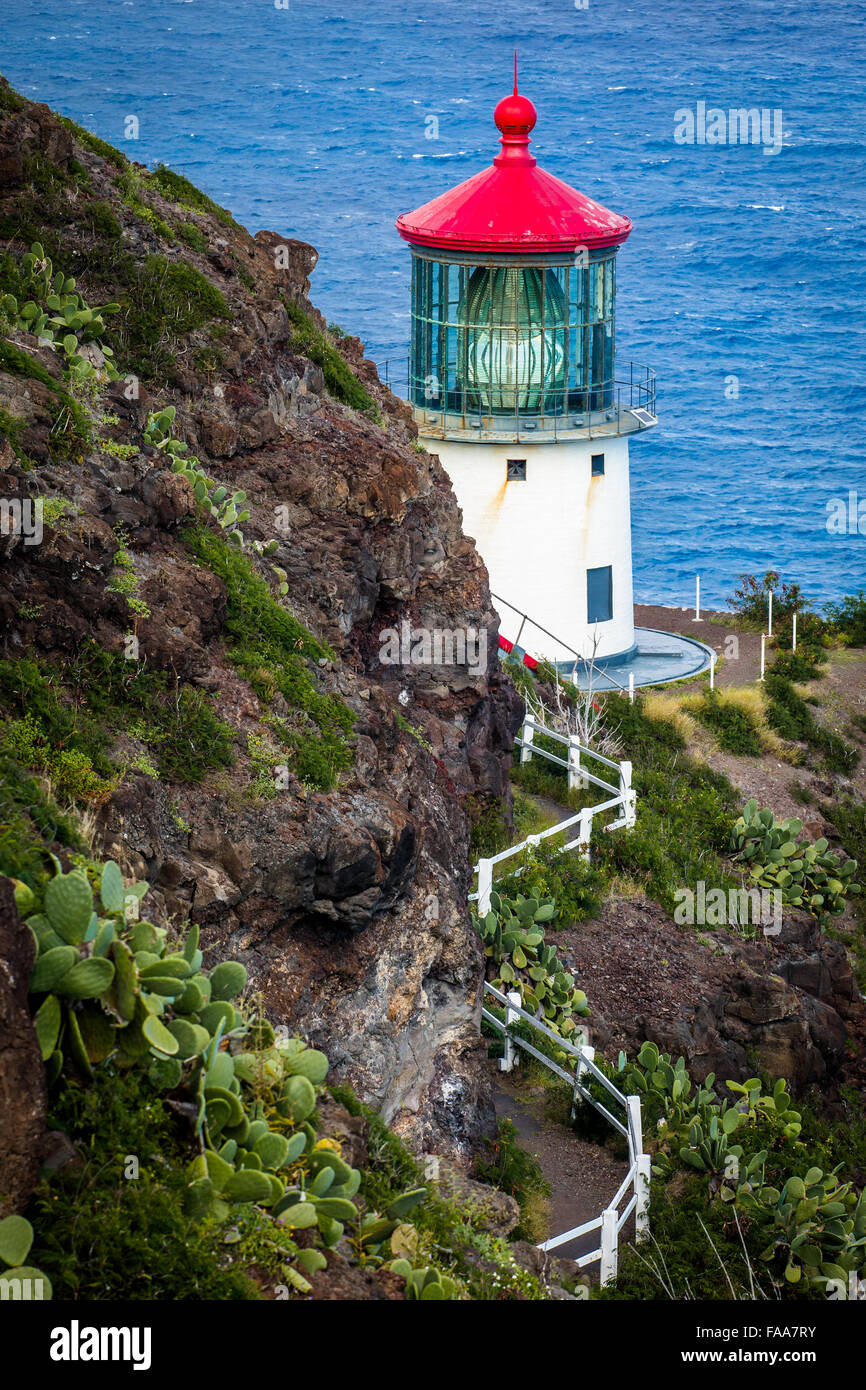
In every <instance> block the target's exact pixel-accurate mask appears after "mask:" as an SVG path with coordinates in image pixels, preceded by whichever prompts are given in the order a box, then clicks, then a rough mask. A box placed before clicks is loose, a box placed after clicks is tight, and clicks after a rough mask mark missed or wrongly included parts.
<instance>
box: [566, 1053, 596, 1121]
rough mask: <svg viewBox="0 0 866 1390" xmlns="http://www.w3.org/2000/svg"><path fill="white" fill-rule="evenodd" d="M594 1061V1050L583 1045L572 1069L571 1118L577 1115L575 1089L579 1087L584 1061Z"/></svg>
mask: <svg viewBox="0 0 866 1390" xmlns="http://www.w3.org/2000/svg"><path fill="white" fill-rule="evenodd" d="M594 1059H595V1048H594V1047H590V1046H589V1044H588V1043H584V1045H583V1046H582V1047H581V1049H580V1052H579V1054H578V1058H577V1063H576V1065H575V1068H574V1090H573V1091H572V1093H571V1118H572V1119H574V1117H575V1115H576V1114H577V1088H578V1086H579V1085H580V1078H581V1077H582V1076H583V1064H584V1060H586V1061H587V1062H592V1061H594Z"/></svg>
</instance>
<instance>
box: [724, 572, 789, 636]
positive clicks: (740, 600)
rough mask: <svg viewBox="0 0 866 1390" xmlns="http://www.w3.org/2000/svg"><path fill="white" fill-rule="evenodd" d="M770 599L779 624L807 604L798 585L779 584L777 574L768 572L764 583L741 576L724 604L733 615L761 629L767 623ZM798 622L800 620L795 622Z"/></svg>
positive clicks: (780, 581) (750, 576)
mask: <svg viewBox="0 0 866 1390" xmlns="http://www.w3.org/2000/svg"><path fill="white" fill-rule="evenodd" d="M771 592H772V595H773V616H774V619H775V617H776V615H777V614H778V616H779V619H780V620H781V619H782V618H784V617H785V616H787V615H788V614H790V613H793V612H794V610H795V609H796V610H797V612H798V613H799V612H800V610H801V609H803V608H805V607H806V606H807V600H806V598H805V597H804V595H803V591H802V589H801V588H800V586H799V584H789V583H788V582H787V581H785V580H782V578H781V576H780V575H779V574H778V572H777V571H776V570H767V572H766V574H765V575H764V577H763V579H756V577H755V576H754V575H753V574H741V575H740V582H739V584H738V585H737V587H736V589H735V590H734V593H733V594H732V595H731V596H730V598H728V600H727V602H728V603H729V604H730V605H731V608H732V610H733V611H734V612H735V613H739V614H740V616H741V617H742V618H745V619H746V620H747V621H748V622H750V623H757V624H759V625H764V624H765V623H766V621H767V612H768V606H769V596H770V593H771ZM798 621H799V619H798Z"/></svg>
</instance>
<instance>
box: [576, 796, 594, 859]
mask: <svg viewBox="0 0 866 1390" xmlns="http://www.w3.org/2000/svg"><path fill="white" fill-rule="evenodd" d="M591 834H592V807H591V806H586V807H584V809H583V810H582V811H581V813H580V820H579V821H578V823H577V845H578V853H579V854H580V857H581V859H586V860H587V861H588V860H589V837H590V835H591Z"/></svg>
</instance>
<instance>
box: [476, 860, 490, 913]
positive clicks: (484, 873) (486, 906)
mask: <svg viewBox="0 0 866 1390" xmlns="http://www.w3.org/2000/svg"><path fill="white" fill-rule="evenodd" d="M492 892H493V860H492V859H479V861H478V916H479V917H486V916H487V914H488V912H489V911H490V894H491V893H492Z"/></svg>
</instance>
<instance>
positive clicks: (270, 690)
mask: <svg viewBox="0 0 866 1390" xmlns="http://www.w3.org/2000/svg"><path fill="white" fill-rule="evenodd" d="M185 540H186V543H187V545H188V546H189V548H190V550H191V551H192V553H193V554H194V555H195V557H196V559H197V560H198V561H199V563H200V564H203V565H205V566H207V568H208V569H210V570H213V572H214V574H218V575H219V577H220V578H221V579H222V580H223V582H224V584H225V586H226V590H227V606H226V621H225V631H226V636H227V650H228V655H229V659H230V660H231V662H232V664H233V665H234V666H235V667H236V668H237V670H238V671H240V672H241V673H242V675H244V676H245V678H246V679H247V680H248V681H249V682H250V685H251V686H252V687H253V689H254V690H255V692H256V694H257V695H258V697H259V699H260V700H261V701H262V702H263V703H264V704H265V705H269V704H270V703H271V702H272V701H273V699H274V696H275V695H276V693H277V692H279V694H280V695H282V696H283V698H284V700H285V701H286V703H287V704H288V706H289V710H290V714H289V716H288V717H287V718H286V719H281V718H277V717H273V718H272V719H271V720H270V721H269V725H268V727H269V728H270V729H271V731H272V732H273V734H274V735H275V737H276V738H277V739H278V740H279V741H280V742H281V743H282V745H283V747H284V748H285V749H286V751H287V753H288V755H289V756H288V764H289V766H290V768H291V770H292V772H293V773H294V774H295V775H296V776H297V777H298V778H299V779H300V780H301V781H302V782H305V783H307V784H309V785H310V786H314V787H321V788H323V789H328V788H330V787H332V786H334V784H335V783H336V781H337V779H338V777H339V774H340V772H341V771H343V770H344V769H345V768H347V767H350V766H351V763H352V757H353V754H352V749H351V747H350V745H349V743H348V741H347V740H348V735H349V734H350V733H351V731H352V728H353V726H354V715H353V714H352V711H351V710H350V709H349V708H348V707H347V706H346V705H344V704H343V702H342V700H340V699H338V698H337V697H336V696H334V695H329V694H326V693H323V692H322V691H321V690H320V688H319V684H318V680H317V678H316V676H315V675H314V674H313V671H312V670H311V666H310V663H311V662H314V661H328V660H331V659H333V653H332V652H331V651H330V650H329V649H328V648H327V647H326V646H325V645H324V644H323V643H321V642H319V641H317V640H316V638H315V637H313V636H312V635H311V634H310V633H309V632H308V631H307V629H306V628H305V627H304V626H303V624H301V623H300V622H298V620H297V618H296V617H295V616H294V615H293V614H292V613H290V612H289V611H288V610H287V609H286V608H283V607H282V606H281V605H280V604H279V603H278V602H277V600H276V599H275V598H274V597H273V595H272V593H271V591H270V589H269V588H268V585H267V584H266V582H265V580H264V579H262V578H261V576H260V575H258V574H257V573H256V571H255V570H254V569H253V566H252V564H251V562H250V561H249V559H248V558H247V557H246V556H245V555H243V554H241V552H240V551H239V550H238V549H237V548H236V547H235V546H232V545H229V544H228V542H227V541H226V540H225V539H224V538H223V537H222V536H219V535H216V534H215V533H214V532H212V531H208V530H205V529H204V528H203V527H202V528H199V529H198V530H190V531H187V532H186V533H185Z"/></svg>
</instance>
